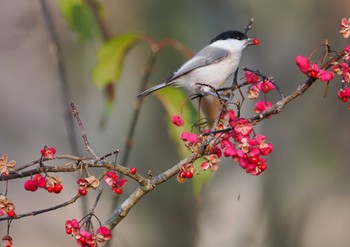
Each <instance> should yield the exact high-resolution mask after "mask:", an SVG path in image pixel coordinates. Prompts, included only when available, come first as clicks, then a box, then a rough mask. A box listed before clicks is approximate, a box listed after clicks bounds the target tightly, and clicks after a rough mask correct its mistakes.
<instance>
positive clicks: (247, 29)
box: [243, 18, 254, 34]
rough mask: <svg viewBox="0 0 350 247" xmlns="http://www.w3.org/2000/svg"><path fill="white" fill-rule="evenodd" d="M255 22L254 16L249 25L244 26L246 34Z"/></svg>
mask: <svg viewBox="0 0 350 247" xmlns="http://www.w3.org/2000/svg"><path fill="white" fill-rule="evenodd" d="M253 22H254V18H250V20H249V22H248V25H247V26H245V27H244V31H243V33H244V34H247V33H248V31H249V30H250V29H251V28H252V25H253Z"/></svg>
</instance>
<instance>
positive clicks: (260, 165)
mask: <svg viewBox="0 0 350 247" xmlns="http://www.w3.org/2000/svg"><path fill="white" fill-rule="evenodd" d="M258 167H259V169H260V170H262V171H265V170H266V168H267V165H266V164H264V163H262V164H259V165H258Z"/></svg>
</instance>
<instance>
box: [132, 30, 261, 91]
mask: <svg viewBox="0 0 350 247" xmlns="http://www.w3.org/2000/svg"><path fill="white" fill-rule="evenodd" d="M257 44H259V40H257V39H253V38H248V37H247V35H246V34H244V33H242V32H239V31H226V32H223V33H221V34H219V35H218V36H216V37H215V38H214V39H213V40H211V42H210V44H209V45H208V46H206V47H204V48H203V49H202V50H200V51H199V52H198V53H197V54H196V55H194V56H193V57H192V58H191V59H190V60H188V61H187V62H186V63H184V64H183V65H182V66H181V67H180V68H179V69H178V70H177V71H176V72H174V73H173V74H172V75H171V76H170V77H169V78H168V79H167V80H166V81H165V82H163V83H161V84H159V85H156V86H154V87H152V88H150V89H147V90H146V91H144V92H142V93H140V94H139V95H137V97H138V98H142V97H145V96H147V95H149V94H150V93H153V92H154V91H156V90H159V89H161V88H164V87H167V86H170V85H173V84H174V85H175V86H177V87H183V88H185V89H187V90H189V91H190V92H194V93H197V94H200V95H208V94H212V95H217V94H216V93H215V92H213V90H214V91H215V90H217V89H218V88H219V87H220V86H221V85H222V84H224V83H225V81H226V80H227V79H228V78H229V77H230V76H231V75H232V74H233V73H234V72H235V71H236V69H237V67H238V64H239V61H240V59H241V54H242V51H243V49H244V48H245V47H247V46H248V45H257Z"/></svg>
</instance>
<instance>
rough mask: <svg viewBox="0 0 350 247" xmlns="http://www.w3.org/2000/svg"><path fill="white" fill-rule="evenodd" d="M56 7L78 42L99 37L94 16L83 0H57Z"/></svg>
mask: <svg viewBox="0 0 350 247" xmlns="http://www.w3.org/2000/svg"><path fill="white" fill-rule="evenodd" d="M58 6H59V8H60V10H61V12H62V14H63V16H64V18H65V19H66V21H67V23H68V25H69V27H70V28H71V29H72V30H73V31H74V32H76V34H77V36H78V39H79V40H80V41H87V40H90V39H92V38H96V37H98V36H100V30H99V27H98V25H97V23H96V20H95V16H94V15H93V13H92V11H91V9H90V8H89V6H88V5H87V4H86V3H85V1H84V0H59V1H58ZM100 8H102V7H100Z"/></svg>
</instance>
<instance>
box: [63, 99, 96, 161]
mask: <svg viewBox="0 0 350 247" xmlns="http://www.w3.org/2000/svg"><path fill="white" fill-rule="evenodd" d="M70 106H71V109H72V115H73V117H75V119H76V120H77V122H78V125H79V128H80V132H81V136H82V138H83V140H84V144H85V147H86V150H87V151H88V152H89V153H90V154H91V155H92V156H93V157H94V158H95V159H96V160H99V159H100V158H99V157H98V156H97V155H96V154H95V152H94V150H93V149H92V148H91V146H90V143H89V141H88V139H87V136H86V133H85V130H84V126H83V123H82V121H81V119H80V117H79V113H78V110H77V108H76V107H75V105H74V102H71V103H70Z"/></svg>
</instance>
